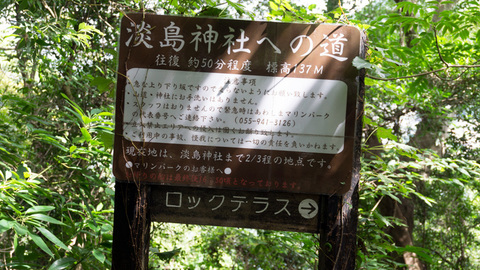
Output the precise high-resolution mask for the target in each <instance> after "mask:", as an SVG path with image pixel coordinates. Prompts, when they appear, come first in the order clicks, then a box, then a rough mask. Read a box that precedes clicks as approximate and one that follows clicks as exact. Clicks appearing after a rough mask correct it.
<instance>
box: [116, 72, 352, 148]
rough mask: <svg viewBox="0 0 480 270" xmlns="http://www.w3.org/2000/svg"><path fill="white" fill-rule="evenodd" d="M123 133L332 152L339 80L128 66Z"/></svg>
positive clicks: (339, 126)
mask: <svg viewBox="0 0 480 270" xmlns="http://www.w3.org/2000/svg"><path fill="white" fill-rule="evenodd" d="M127 77H128V82H127V86H126V89H125V107H124V127H123V136H124V137H125V138H126V139H127V140H131V141H135V142H141V141H146V142H153V143H167V144H184V145H203V146H216V147H232V148H248V149H263V150H279V151H295V152H309V153H324V154H336V153H339V152H341V151H342V150H343V147H344V136H345V117H346V116H345V114H346V109H347V108H346V106H347V85H346V84H345V83H344V82H342V81H336V80H319V79H305V78H288V77H267V76H253V75H240V74H225V73H203V72H189V71H175V70H159V69H144V68H133V69H130V70H128V72H127Z"/></svg>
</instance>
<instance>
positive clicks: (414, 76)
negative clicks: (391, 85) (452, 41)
mask: <svg viewBox="0 0 480 270" xmlns="http://www.w3.org/2000/svg"><path fill="white" fill-rule="evenodd" d="M447 68H448V67H443V68H440V69H436V70H432V71H427V72H422V73H418V74H415V75H409V76H401V77H396V78H380V77H375V76H371V75H368V74H366V75H365V76H366V77H368V78H370V79H374V80H379V81H395V80H401V79H410V78H416V77H421V76H425V75H428V74H432V73H437V72H440V71H442V70H445V69H447Z"/></svg>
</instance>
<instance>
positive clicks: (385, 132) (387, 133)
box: [377, 127, 398, 142]
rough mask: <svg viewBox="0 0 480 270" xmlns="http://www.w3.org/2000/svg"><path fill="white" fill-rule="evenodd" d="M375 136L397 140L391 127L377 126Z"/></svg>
mask: <svg viewBox="0 0 480 270" xmlns="http://www.w3.org/2000/svg"><path fill="white" fill-rule="evenodd" d="M377 137H378V138H379V139H389V140H392V141H395V142H396V141H397V140H398V138H397V136H395V135H393V133H392V130H391V129H387V128H384V127H379V128H378V129H377Z"/></svg>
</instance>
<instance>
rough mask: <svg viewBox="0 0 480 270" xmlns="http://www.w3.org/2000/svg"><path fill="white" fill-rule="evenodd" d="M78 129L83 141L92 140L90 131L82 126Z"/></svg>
mask: <svg viewBox="0 0 480 270" xmlns="http://www.w3.org/2000/svg"><path fill="white" fill-rule="evenodd" d="M80 131H82V135H83V138H84V139H85V141H87V142H90V141H91V140H92V135H90V132H88V130H87V129H86V128H84V127H82V128H81V129H80Z"/></svg>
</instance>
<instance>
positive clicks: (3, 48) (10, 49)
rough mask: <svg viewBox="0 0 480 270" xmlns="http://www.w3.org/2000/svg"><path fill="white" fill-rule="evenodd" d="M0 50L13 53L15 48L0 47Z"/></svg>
mask: <svg viewBox="0 0 480 270" xmlns="http://www.w3.org/2000/svg"><path fill="white" fill-rule="evenodd" d="M0 50H2V51H14V50H15V48H13V47H8V48H7V47H0Z"/></svg>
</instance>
